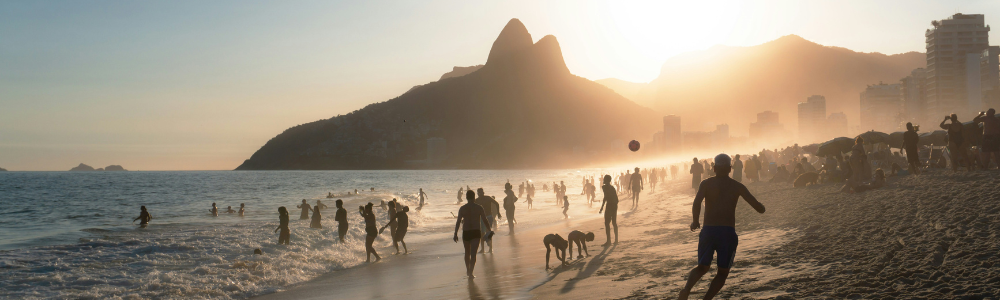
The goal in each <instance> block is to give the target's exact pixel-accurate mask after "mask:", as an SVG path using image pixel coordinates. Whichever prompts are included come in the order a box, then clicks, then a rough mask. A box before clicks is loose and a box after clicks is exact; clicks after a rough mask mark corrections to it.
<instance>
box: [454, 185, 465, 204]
mask: <svg viewBox="0 0 1000 300" xmlns="http://www.w3.org/2000/svg"><path fill="white" fill-rule="evenodd" d="M463 194H465V192H463V190H462V187H458V196H456V197H455V198H456V199H458V201H457V202H455V204H462V195H463Z"/></svg>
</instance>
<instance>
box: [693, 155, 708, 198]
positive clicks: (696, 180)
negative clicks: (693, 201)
mask: <svg viewBox="0 0 1000 300" xmlns="http://www.w3.org/2000/svg"><path fill="white" fill-rule="evenodd" d="M691 161H692V162H694V163H692V164H691V172H690V173H691V188H693V189H694V190H695V191H698V187H699V186H700V185H701V173H704V172H705V168H703V167H702V166H701V163H699V162H698V158H697V157H695V158H693V159H691Z"/></svg>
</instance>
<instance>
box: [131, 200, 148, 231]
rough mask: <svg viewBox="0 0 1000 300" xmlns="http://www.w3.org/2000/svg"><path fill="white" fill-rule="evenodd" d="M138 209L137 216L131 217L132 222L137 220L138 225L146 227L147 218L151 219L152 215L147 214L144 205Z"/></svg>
mask: <svg viewBox="0 0 1000 300" xmlns="http://www.w3.org/2000/svg"><path fill="white" fill-rule="evenodd" d="M139 210H140V211H139V216H138V217H136V218H135V219H132V222H135V221H136V220H139V227H146V226H147V225H149V220H152V219H153V215H151V214H149V212H148V211H146V206H145V205H143V206H140V207H139Z"/></svg>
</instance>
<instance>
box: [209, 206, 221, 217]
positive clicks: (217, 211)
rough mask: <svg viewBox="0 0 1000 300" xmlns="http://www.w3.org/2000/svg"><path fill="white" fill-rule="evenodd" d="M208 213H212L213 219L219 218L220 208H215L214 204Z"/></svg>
mask: <svg viewBox="0 0 1000 300" xmlns="http://www.w3.org/2000/svg"><path fill="white" fill-rule="evenodd" d="M208 212H209V213H212V216H213V217H218V216H219V208H218V207H216V206H215V203H212V208H211V209H209V210H208Z"/></svg>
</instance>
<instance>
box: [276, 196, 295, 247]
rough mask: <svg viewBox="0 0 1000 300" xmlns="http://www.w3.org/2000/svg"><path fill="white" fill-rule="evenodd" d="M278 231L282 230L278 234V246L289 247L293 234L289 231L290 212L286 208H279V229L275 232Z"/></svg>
mask: <svg viewBox="0 0 1000 300" xmlns="http://www.w3.org/2000/svg"><path fill="white" fill-rule="evenodd" d="M278 230H281V233H279V234H278V245H288V241H289V240H291V237H292V232H291V230H289V229H288V210H287V209H285V207H284V206H282V207H278V228H275V229H274V232H278Z"/></svg>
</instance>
